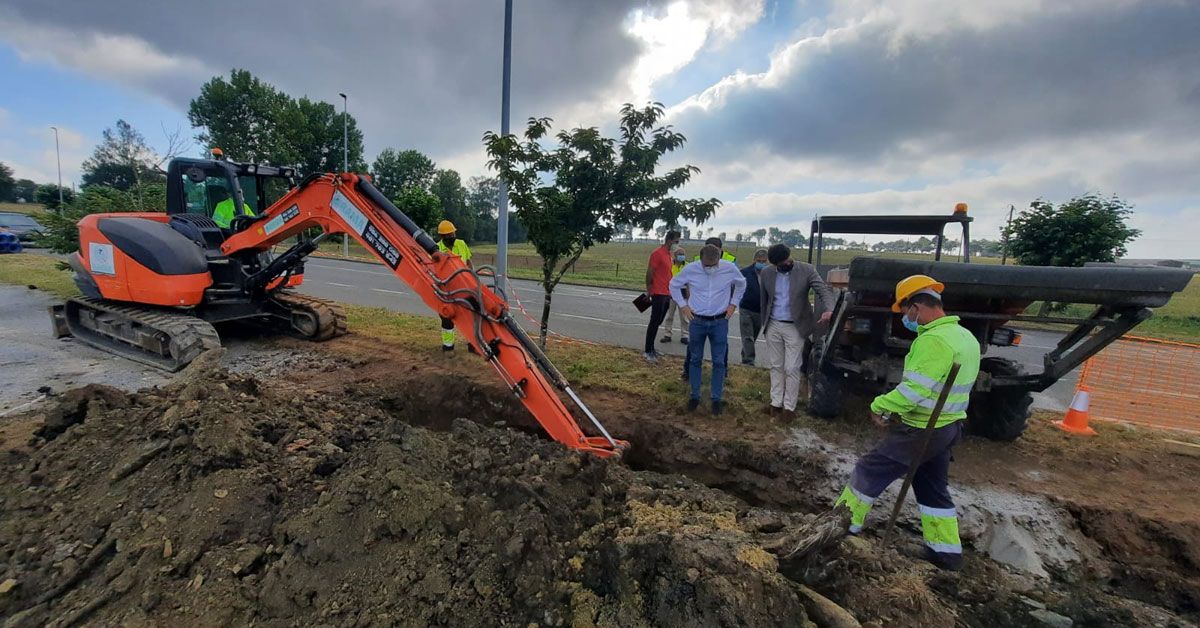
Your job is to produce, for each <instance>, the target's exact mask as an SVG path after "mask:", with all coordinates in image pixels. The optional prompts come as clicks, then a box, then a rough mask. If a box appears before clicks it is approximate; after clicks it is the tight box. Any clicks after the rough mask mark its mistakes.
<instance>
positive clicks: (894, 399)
mask: <svg viewBox="0 0 1200 628" xmlns="http://www.w3.org/2000/svg"><path fill="white" fill-rule="evenodd" d="M944 290H945V286H944V285H943V284H941V283H939V282H938V281H937V280H935V279H933V278H932V277H928V276H926V275H913V276H912V277H908V278H905V279H903V280H901V281H900V283H898V284H896V302H895V303H894V304H893V305H892V311H893V312H896V313H900V314H902V315H903V319H902V322H903V324H904V327H905V328H907V329H908V330H909V331H912V332H914V333H915V334H916V336H917V337H916V340H914V341H913V343H912V347H911V348H910V349H909V350H908V355H907V356H905V358H904V374H903V376H902V381H901V382H900V384H899V385H898V386H896V387H895V388H894V389H892V390H891V391H889V392H887V393H886V394H883V395H879V396H878V397H876V398H875V400H874V401H873V402H872V403H871V419H872V420H873V421H874V422H875V423H877V424H878V425H881V426H887V427H888V432H887V434H886V435H885V436H884V438H883V440H881V441H880V442H879V443H878V444H877V445H875V448H874V449H872V450H871V451H870V453H868V454H866V455H865V456H863V457H862V458H860V459H859V460H858V463H857V464H855V465H854V472H853V474H852V475H851V476H850V483H849V485H848V486H846V488H845V489H843V490H842V494H841V496H839V497H838V500H837V503H838V504H845V505H846V506H847V507H848V508H849V509H850V532H851V533H852V534H857V533H858V532H859V531H861V530H862V528H863V523H864V522H865V521H866V518H867V512H868V511H870V510H871V504H873V503H874V502H875V500H876V498H878V497H879V495H880V493H882V492H883V491H884V489H886V488H887V487H888V485H889V484H891V483H892V482H893V481H895V480H896V479H898V478H900V477H903V476H904V475H905V473H907V472H908V469H909V467H910V465H911V463H912V461H913V456H915V455H916V451H915V450H916V449H917V445H918V443H919V442H920V440H921V439H922V438H923V437H924V434H923V432H924V430H925V426H926V424H927V423H928V422H929V417H930V415H931V414H932V413H933V408H934V406H935V405H937V399H938V396H939V395H940V394H941V392H942V390H943V389H944V388H945V387H946V386H950V393H949V396H947V397H946V403H945V405H944V406H943V407H942V412H941V414H940V415H939V417H938V420H937V423H936V426H935V428H934V431H933V434H932V437H931V438H930V439H929V445H928V447H927V448H926V450H925V458H924V459H923V460H922V461H921V464H920V466H918V467H917V472H916V475H915V476H914V477H913V483H912V487H913V492H914V494H915V496H916V498H917V507H918V509H919V510H920V513H921V530H922V533H923V535H924V537H925V548H924V550H923V555H922V557H923V558H925V559H926V560H928V561H930V562H932V563H933V564H935V565H937V566H938V567H941V568H943V569H952V570H957V569H959V568H961V567H962V541H961V540H960V539H959V536H958V515H957V512H956V511H955V508H954V501H953V500H952V499H951V497H950V488H949V478H948V475H949V470H950V460H951V451H952V450H953V448H954V445H955V444H956V443H958V441H959V440H960V439H961V438H962V434H963V424H962V420H963V419H965V418H967V405H968V403H969V402H970V396H971V388H972V387H973V386H974V384H975V378H976V377H977V376H978V375H979V340H978V339H977V338H975V336H974V335H972V334H971V332H969V331H967V330H966V329H964V328H963V327H962V326H961V325H959V324H958V320H959V319H958V317H957V316H947V315H946V312H945V311H944V310H943V309H942V292H943V291H944ZM956 362H957V363H958V364H959V365H960V369H959V371H958V376H957V377H956V378H955V380H954V381H952V382H947V381H946V378H947V377H948V376H949V373H950V367H951V365H952V364H954V363H956ZM889 418H895V419H898V420H896V421H892V420H890V419H889Z"/></svg>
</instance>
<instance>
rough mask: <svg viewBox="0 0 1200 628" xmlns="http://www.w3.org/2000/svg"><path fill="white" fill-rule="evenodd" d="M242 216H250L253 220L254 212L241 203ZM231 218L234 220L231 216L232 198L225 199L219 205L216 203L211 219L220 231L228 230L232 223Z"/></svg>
mask: <svg viewBox="0 0 1200 628" xmlns="http://www.w3.org/2000/svg"><path fill="white" fill-rule="evenodd" d="M242 215H245V216H250V217H252V218H253V217H254V210H252V209H250V206H249V205H247V204H245V203H242ZM233 218H234V216H233V199H232V198H227V199H225V200H223V201H221V202H220V203H217V206H216V207H214V208H213V216H212V219H213V222H215V223H217V226H218V227H220V228H222V229H228V228H229V224H230V223H232V222H233Z"/></svg>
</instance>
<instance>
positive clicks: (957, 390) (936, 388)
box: [904, 371, 975, 395]
mask: <svg viewBox="0 0 1200 628" xmlns="http://www.w3.org/2000/svg"><path fill="white" fill-rule="evenodd" d="M904 379H907V380H909V381H911V382H913V383H916V384H920V385H922V386H924V387H926V388H928V389H929V390H932V391H933V392H934V393H935V394H936V393H940V392H942V387H943V386H944V384H943V383H942V382H939V381H937V380H935V379H933V378H932V377H929V376H927V375H922V374H921V373H918V372H916V371H904ZM974 387H975V385H974V384H956V385H954V386H951V387H950V394H952V395H964V394H970V392H971V389H972V388H974Z"/></svg>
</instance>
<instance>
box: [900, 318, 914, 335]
mask: <svg viewBox="0 0 1200 628" xmlns="http://www.w3.org/2000/svg"><path fill="white" fill-rule="evenodd" d="M900 322H901V323H903V324H904V328H905V329H907V330H908V331H911V332H912V333H914V334H915V333H917V321H914V320H913V319H911V318H909V317H908V314H905V315H904V318H902V319H900Z"/></svg>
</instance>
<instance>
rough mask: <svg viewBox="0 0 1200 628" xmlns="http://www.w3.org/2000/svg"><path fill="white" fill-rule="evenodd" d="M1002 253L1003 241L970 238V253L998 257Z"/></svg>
mask: <svg viewBox="0 0 1200 628" xmlns="http://www.w3.org/2000/svg"><path fill="white" fill-rule="evenodd" d="M1003 254H1004V243H1003V242H1001V241H999V240H988V239H981V240H972V241H971V255H980V256H983V257H1000V256H1001V255H1003Z"/></svg>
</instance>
